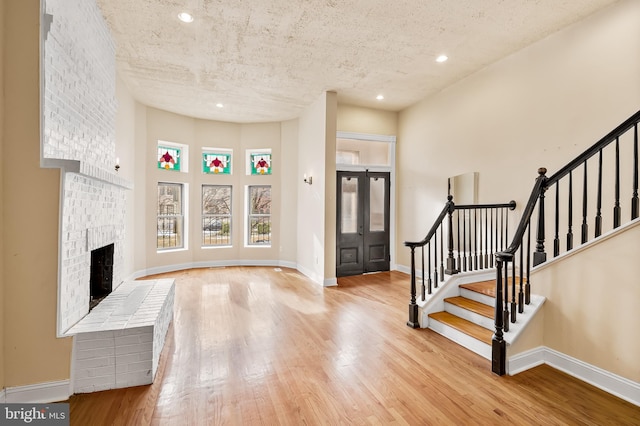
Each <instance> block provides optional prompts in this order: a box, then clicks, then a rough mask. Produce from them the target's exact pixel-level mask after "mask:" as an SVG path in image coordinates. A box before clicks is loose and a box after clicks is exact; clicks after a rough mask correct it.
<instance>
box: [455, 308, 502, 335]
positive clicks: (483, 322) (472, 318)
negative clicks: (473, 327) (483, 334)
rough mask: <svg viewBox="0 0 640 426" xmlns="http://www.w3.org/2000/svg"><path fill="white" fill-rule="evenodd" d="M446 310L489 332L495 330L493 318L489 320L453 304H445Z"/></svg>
mask: <svg viewBox="0 0 640 426" xmlns="http://www.w3.org/2000/svg"><path fill="white" fill-rule="evenodd" d="M444 310H445V311H447V312H449V313H450V314H453V315H455V316H457V317H460V318H462V319H466V320H467V321H469V322H472V323H474V324H477V325H479V326H480V327H484V328H486V329H487V330H492V331H493V330H495V328H496V326H495V322H494V320H493V318H487V317H485V316H484V315H480V314H476V313H475V312H471V311H469V310H468V309H464V308H462V307H460V306H456V305H452V304H451V303H448V302H444Z"/></svg>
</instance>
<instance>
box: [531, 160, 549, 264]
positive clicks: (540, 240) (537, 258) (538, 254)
mask: <svg viewBox="0 0 640 426" xmlns="http://www.w3.org/2000/svg"><path fill="white" fill-rule="evenodd" d="M546 173H547V169H546V168H544V167H540V168H539V169H538V175H539V176H538V179H546V178H547V177H546V176H545V175H546ZM545 190H546V188H544V187H543V188H542V190H541V191H540V200H539V201H538V237H537V238H536V251H535V252H534V253H533V266H537V265H539V264H541V263H544V262H546V261H547V253H545V251H544V192H545Z"/></svg>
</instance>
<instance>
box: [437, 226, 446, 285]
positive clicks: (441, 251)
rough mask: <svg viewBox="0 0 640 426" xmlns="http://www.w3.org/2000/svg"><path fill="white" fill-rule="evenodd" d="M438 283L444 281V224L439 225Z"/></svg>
mask: <svg viewBox="0 0 640 426" xmlns="http://www.w3.org/2000/svg"><path fill="white" fill-rule="evenodd" d="M440 281H444V223H441V224H440ZM436 288H438V283H437V282H436Z"/></svg>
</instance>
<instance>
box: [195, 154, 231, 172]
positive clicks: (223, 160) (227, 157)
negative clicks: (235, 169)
mask: <svg viewBox="0 0 640 426" xmlns="http://www.w3.org/2000/svg"><path fill="white" fill-rule="evenodd" d="M202 171H203V172H204V173H207V174H216V175H217V174H220V175H230V174H231V153H229V152H227V153H219V152H203V153H202Z"/></svg>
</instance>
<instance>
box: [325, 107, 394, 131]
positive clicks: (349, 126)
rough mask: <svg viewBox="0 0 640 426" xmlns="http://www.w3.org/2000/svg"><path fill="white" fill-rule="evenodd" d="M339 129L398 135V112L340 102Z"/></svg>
mask: <svg viewBox="0 0 640 426" xmlns="http://www.w3.org/2000/svg"><path fill="white" fill-rule="evenodd" d="M336 121H337V130H338V131H339V132H353V133H365V134H372V135H385V136H396V135H397V132H398V113H397V112H395V111H383V110H380V109H373V108H366V107H361V106H355V105H348V104H338V114H337V120H336Z"/></svg>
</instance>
